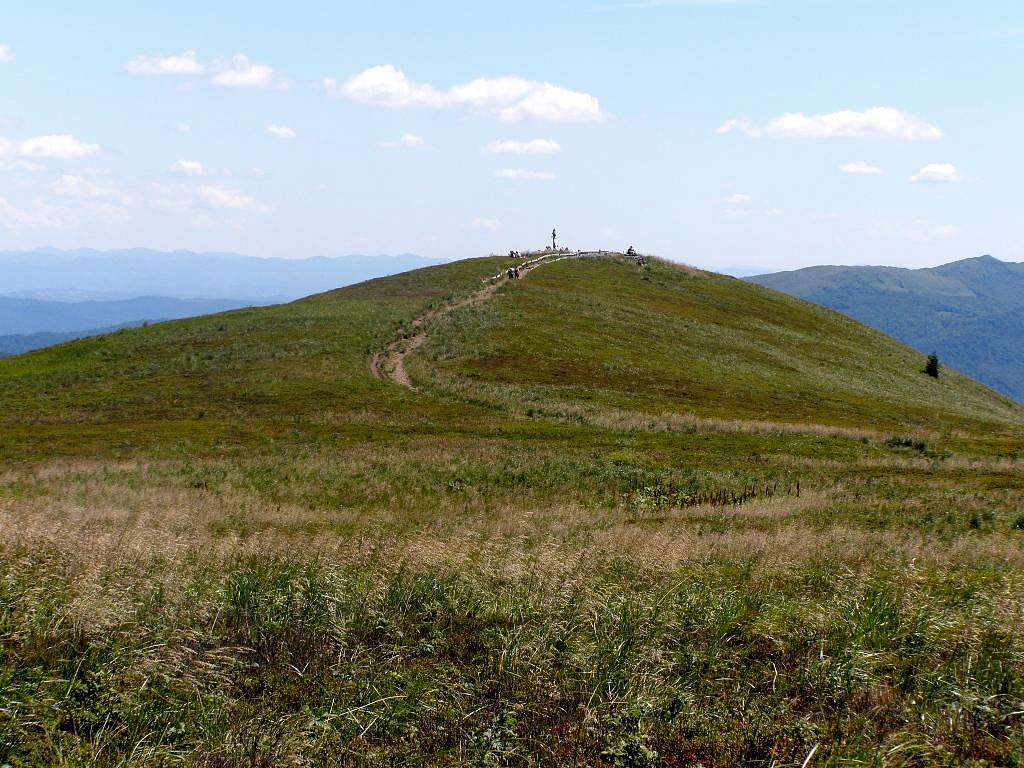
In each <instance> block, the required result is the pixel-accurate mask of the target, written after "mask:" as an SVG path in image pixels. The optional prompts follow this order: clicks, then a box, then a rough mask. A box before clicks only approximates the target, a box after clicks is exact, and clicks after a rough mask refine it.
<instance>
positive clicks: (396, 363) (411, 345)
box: [370, 251, 622, 392]
mask: <svg viewBox="0 0 1024 768" xmlns="http://www.w3.org/2000/svg"><path fill="white" fill-rule="evenodd" d="M609 256H622V254H620V253H612V252H610V251H584V252H574V253H567V254H558V253H552V254H546V255H543V256H538V257H536V258H533V259H529V260H528V261H525V262H522V263H521V264H517V265H516V268H518V269H519V279H520V280H522V279H525V278H526V276H527V275H529V273H530V272H532V271H533V270H535V269H537V268H538V267H542V266H544V265H545V264H554V263H555V262H556V261H563V260H564V259H582V258H600V257H609ZM508 281H509V278H508V277H507V276H506V273H505V271H502V272H500V273H499V274H497V275H495V276H494V277H492V278H490V279H489V281H488V283H487V285H485V286H484V287H483V288H481V289H480V290H478V291H475V292H473V293H471V294H470V295H469V296H464V297H463V298H461V299H457V300H456V301H452V302H449V303H447V304H444V305H442V306H440V307H434V308H433V309H430V310H428V311H427V312H424V313H423V314H422V315H420V316H419V317H417V318H416V319H415V320H413V321H412V322H411V323H410V324H409V327H410V328H411V330H412V333H411V335H408V336H402V337H399V338H397V339H395V340H394V341H391V342H388V344H387V346H385V347H384V349H382V350H380V351H378V352H375V353H374V355H373V356H372V357H371V358H370V373H372V374H373V376H374V377H375V378H378V379H380V380H381V381H392V382H394V383H395V384H400V385H401V386H403V387H405V388H406V389H410V390H412V391H414V392H415V391H416V387H414V386H413V384H412V379H410V378H409V373H408V371H406V370H405V359H406V358H407V357H408V356H409V355H411V354H412V353H413V352H415V351H416V350H417V349H419V348H420V347H421V346H423V343H424V342H425V341H426V340H427V331H426V327H425V326H426V324H427V323H429V322H430V321H431V320H435V319H437V318H439V317H444V316H445V315H448V314H451V313H452V312H455V311H456V310H459V309H463V308H464V307H472V306H476V305H478V304H482V303H483V302H485V301H487V300H488V299H489V298H490V297H491V296H493V295H494V293H495V292H496V291H497V290H498V289H499V288H501V286H503V285H505V283H507V282H508Z"/></svg>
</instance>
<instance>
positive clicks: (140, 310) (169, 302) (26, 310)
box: [0, 296, 254, 335]
mask: <svg viewBox="0 0 1024 768" xmlns="http://www.w3.org/2000/svg"><path fill="white" fill-rule="evenodd" d="M253 303H254V302H246V301H239V300H237V299H176V298H168V297H166V296H141V297H139V298H136V299H122V300H118V301H77V302H69V301H41V300H38V299H14V298H9V297H4V296H0V334H2V335H13V334H37V333H77V332H81V331H93V332H97V333H100V332H102V330H103V329H106V328H109V327H111V326H121V325H125V324H129V323H137V322H142V321H145V320H149V321H154V322H155V321H157V320H176V319H179V318H183V317H195V316H197V315H209V314H213V313H215V312H225V311H227V310H231V309H239V308H241V307H245V306H251V305H252V304H253Z"/></svg>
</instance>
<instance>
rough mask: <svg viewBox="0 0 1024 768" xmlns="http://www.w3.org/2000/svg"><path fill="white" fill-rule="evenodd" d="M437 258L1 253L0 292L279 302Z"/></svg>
mask: <svg viewBox="0 0 1024 768" xmlns="http://www.w3.org/2000/svg"><path fill="white" fill-rule="evenodd" d="M436 263H437V262H436V261H434V260H431V259H426V258H423V257H421V256H416V255H415V254H409V253H405V254H398V255H395V256H384V255H381V256H366V255H351V256H340V257H325V256H317V257H313V258H309V259H279V258H266V259H264V258H256V257H252V256H243V255H240V254H237V253H220V252H211V253H195V252H193V251H167V252H165V251H154V250H150V249H146V248H132V249H126V250H112V251H97V250H92V249H79V250H73V251H62V250H58V249H55V248H37V249H34V250H31V251H0V295H7V296H10V295H12V294H16V295H28V296H39V295H42V296H61V295H62V294H69V295H86V296H89V295H93V296H95V295H102V296H104V297H108V298H134V297H138V296H168V297H173V298H203V299H223V298H231V299H248V300H258V301H262V302H267V301H284V300H289V299H296V298H299V297H301V296H307V295H309V294H311V293H318V292H320V291H325V290H330V289H332V288H337V287H338V286H341V285H348V284H351V283H356V282H361V281H363V280H368V279H371V278H374V277H383V276H386V275H391V274H395V273H397V272H404V271H406V270H409V269H416V268H418V267H424V266H429V265H431V264H436Z"/></svg>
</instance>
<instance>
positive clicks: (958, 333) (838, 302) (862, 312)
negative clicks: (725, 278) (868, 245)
mask: <svg viewBox="0 0 1024 768" xmlns="http://www.w3.org/2000/svg"><path fill="white" fill-rule="evenodd" d="M749 279H750V280H751V281H752V282H755V283H758V284H759V285H764V286H767V287H769V288H774V289H775V290H778V291H783V292H785V293H788V294H790V295H793V296H798V297H800V298H802V299H806V300H808V301H813V302H816V303H818V304H821V305H823V306H826V307H830V308H832V309H835V310H837V311H839V312H843V313H845V314H847V315H849V316H851V317H854V318H856V319H857V320H859V321H861V322H862V323H866V324H868V325H870V326H872V327H874V328H878V329H880V330H882V331H884V332H885V333H888V334H890V335H892V336H893V337H895V338H897V339H899V340H900V341H902V342H904V343H906V344H909V345H910V346H912V347H914V348H915V349H917V350H919V351H921V352H923V353H930V352H936V353H938V355H939V357H940V358H941V359H942V360H943V361H945V362H946V363H948V364H949V365H950V366H952V367H954V368H957V369H958V370H960V371H963V372H964V373H966V374H968V375H970V376H972V377H974V378H976V379H978V380H979V381H981V382H984V383H985V384H987V385H989V386H990V387H993V388H994V389H997V390H999V391H1000V392H1003V393H1004V394H1006V395H1008V396H1010V397H1013V398H1015V399H1016V400H1017V401H1024V362H1022V359H1021V356H1020V354H1019V353H1018V349H1019V348H1020V346H1021V344H1022V343H1024V299H1022V298H1021V297H1022V296H1024V264H1014V263H1009V262H1003V261H999V260H998V259H994V258H992V257H991V256H982V257H979V258H975V259H964V260H963V261H957V262H953V263H951V264H944V265H942V266H941V267H934V268H930V269H899V268H895V267H809V268H807V269H800V270H796V271H794V272H779V273H777V274H772V275H760V276H757V277H752V278H749Z"/></svg>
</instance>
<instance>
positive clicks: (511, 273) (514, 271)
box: [505, 232, 647, 280]
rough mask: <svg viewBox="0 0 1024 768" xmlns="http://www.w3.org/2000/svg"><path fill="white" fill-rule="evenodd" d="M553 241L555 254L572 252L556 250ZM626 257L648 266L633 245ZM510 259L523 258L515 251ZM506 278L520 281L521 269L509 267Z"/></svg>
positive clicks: (509, 254) (578, 253)
mask: <svg viewBox="0 0 1024 768" xmlns="http://www.w3.org/2000/svg"><path fill="white" fill-rule="evenodd" d="M553 235H554V232H552V236H553ZM553 241H554V237H552V249H551V250H552V251H553V252H555V253H570V252H571V251H570V250H569V249H568V248H561V249H556V248H555V247H554V242H553ZM576 254H577V255H578V256H582V255H583V251H576ZM626 256H627V257H629V258H631V259H636V264H637V266H638V267H644V266H646V265H647V258H646V257H645V256H644V255H643V254H640V253H637V252H636V248H634V247H633V246H632V245H631V246H629V248H628V249H626ZM508 257H509V258H510V259H519V258H522V256H521V255H520V253H519V251H515V250H511V251H509V252H508ZM505 276H506V277H507V278H508V279H509V280H518V279H519V278H520V277H521V274H520V267H509V268H508V269H506V270H505Z"/></svg>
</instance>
